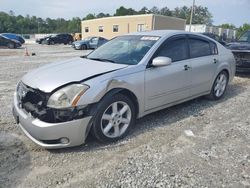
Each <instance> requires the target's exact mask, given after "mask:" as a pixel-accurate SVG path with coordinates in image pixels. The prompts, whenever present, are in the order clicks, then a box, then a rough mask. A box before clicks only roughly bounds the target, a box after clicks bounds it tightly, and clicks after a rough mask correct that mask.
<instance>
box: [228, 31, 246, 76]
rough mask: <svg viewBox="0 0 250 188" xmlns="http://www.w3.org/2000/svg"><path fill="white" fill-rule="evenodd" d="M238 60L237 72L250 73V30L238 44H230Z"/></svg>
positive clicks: (241, 37) (242, 36)
mask: <svg viewBox="0 0 250 188" xmlns="http://www.w3.org/2000/svg"><path fill="white" fill-rule="evenodd" d="M227 48H228V49H230V50H232V52H233V54H234V57H235V60H236V71H237V72H250V30H249V31H246V32H245V33H243V35H241V36H240V37H239V39H238V40H237V41H236V42H232V43H229V44H228V45H227Z"/></svg>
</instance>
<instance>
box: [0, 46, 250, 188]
mask: <svg viewBox="0 0 250 188" xmlns="http://www.w3.org/2000/svg"><path fill="white" fill-rule="evenodd" d="M27 47H28V50H29V52H30V53H31V52H34V53H36V56H28V57H27V56H26V57H25V56H24V49H16V50H8V49H0V106H1V108H0V187H1V188H2V187H3V188H5V187H25V188H28V187H32V188H35V187H51V188H52V187H53V188H54V187H72V188H75V187H125V188H127V187H236V188H238V187H239V188H240V187H250V115H249V114H250V74H249V75H244V76H243V75H240V76H237V77H235V79H234V80H233V82H232V83H231V84H230V85H229V87H228V90H227V93H226V95H225V97H224V98H223V99H222V100H220V101H217V102H215V101H209V100H206V99H205V98H199V99H195V100H192V101H189V102H186V103H184V104H181V105H177V106H174V107H171V108H168V109H166V110H162V111H159V112H156V113H153V114H150V115H148V116H146V117H144V118H142V119H139V120H138V121H137V124H136V127H135V128H134V129H133V131H132V133H131V134H130V135H129V136H128V137H127V138H125V139H124V140H122V141H120V142H117V143H114V144H106V145H103V144H100V143H98V142H96V141H95V140H94V139H93V138H92V137H91V136H90V137H89V138H88V139H87V141H86V143H85V144H84V145H82V146H79V147H75V148H68V149H60V150H45V149H43V148H40V147H39V146H37V145H35V144H34V143H33V142H32V141H31V140H29V139H28V138H27V137H26V136H25V135H24V134H23V133H22V131H21V130H20V128H19V127H18V126H17V125H16V124H15V122H14V119H13V117H12V114H11V103H12V96H13V92H14V89H15V85H16V83H17V81H18V80H19V79H20V78H21V77H22V76H23V75H24V74H25V73H26V72H27V71H29V70H31V69H34V68H36V67H38V66H41V65H43V64H46V63H49V62H53V61H57V60H63V59H68V58H72V57H75V56H79V55H82V54H83V51H75V50H73V49H71V47H70V46H64V45H57V46H39V45H37V44H30V45H27Z"/></svg>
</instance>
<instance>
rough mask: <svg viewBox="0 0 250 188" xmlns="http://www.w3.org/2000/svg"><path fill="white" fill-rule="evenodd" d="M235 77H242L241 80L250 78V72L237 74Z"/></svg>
mask: <svg viewBox="0 0 250 188" xmlns="http://www.w3.org/2000/svg"><path fill="white" fill-rule="evenodd" d="M235 76H237V77H241V78H250V72H245V73H236V74H235Z"/></svg>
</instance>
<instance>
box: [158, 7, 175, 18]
mask: <svg viewBox="0 0 250 188" xmlns="http://www.w3.org/2000/svg"><path fill="white" fill-rule="evenodd" d="M159 14H161V15H163V16H172V15H173V13H172V11H171V10H170V9H169V8H168V7H163V8H161V10H160V12H159Z"/></svg>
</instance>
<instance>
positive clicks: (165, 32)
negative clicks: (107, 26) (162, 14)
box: [127, 30, 193, 37]
mask: <svg viewBox="0 0 250 188" xmlns="http://www.w3.org/2000/svg"><path fill="white" fill-rule="evenodd" d="M173 34H193V33H190V32H187V31H182V30H152V31H142V32H134V33H129V34H127V35H146V36H159V37H164V36H169V35H173Z"/></svg>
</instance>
